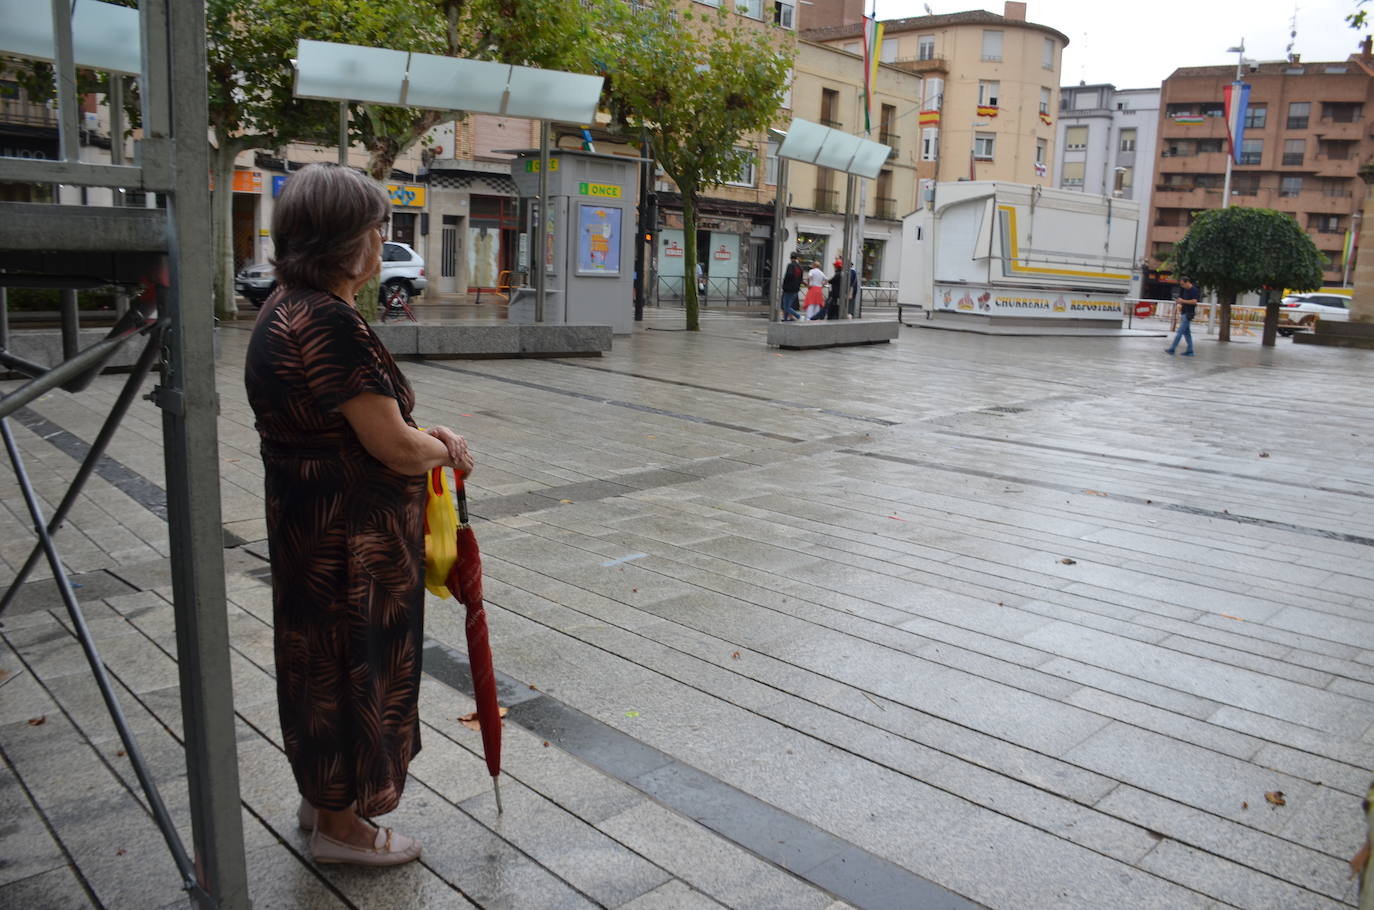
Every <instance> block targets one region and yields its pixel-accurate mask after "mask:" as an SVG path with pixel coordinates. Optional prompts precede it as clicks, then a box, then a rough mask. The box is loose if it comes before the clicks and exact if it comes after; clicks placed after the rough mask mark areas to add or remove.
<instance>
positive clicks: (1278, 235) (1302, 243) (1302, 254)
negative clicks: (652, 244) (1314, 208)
mask: <svg viewBox="0 0 1374 910" xmlns="http://www.w3.org/2000/svg"><path fill="white" fill-rule="evenodd" d="M1169 263H1170V268H1171V269H1172V271H1173V272H1174V274H1175V275H1189V276H1191V277H1192V279H1193V280H1194V281H1195V282H1197V284H1198V285H1199V286H1200V287H1204V288H1209V289H1211V290H1214V291H1216V294H1217V299H1218V300H1219V301H1220V303H1221V330H1220V333H1219V335H1218V340H1219V341H1230V340H1231V307H1232V305H1234V304H1235V302H1236V297H1237V296H1238V295H1240V294H1244V293H1247V292H1249V291H1259V290H1264V289H1270V290H1274V291H1277V292H1280V293H1281V292H1282V291H1283V289H1285V288H1290V289H1292V290H1295V291H1309V290H1315V289H1316V288H1319V287H1321V283H1322V268H1323V267H1324V266H1325V265H1326V257H1325V256H1323V255H1322V254H1321V252H1320V251H1319V250H1318V249H1317V247H1316V245H1315V244H1313V243H1312V238H1311V237H1309V236H1308V235H1307V232H1306V231H1304V230H1303V229H1302V228H1301V227H1300V226H1299V225H1298V222H1297V221H1296V220H1295V219H1294V218H1293V216H1292V215H1289V214H1287V213H1285V212H1276V211H1274V210H1273V209H1255V208H1244V207H1241V206H1232V207H1230V208H1224V209H1212V210H1210V211H1206V212H1201V213H1199V214H1198V216H1197V218H1196V219H1195V220H1194V221H1193V224H1192V227H1190V228H1189V229H1188V233H1187V235H1185V236H1184V238H1183V239H1182V240H1180V241H1179V242H1178V244H1177V245H1176V246H1175V247H1174V251H1173V253H1172V255H1171V256H1170V257H1169ZM1278 319H1279V301H1278V298H1277V295H1267V296H1266V307H1265V314H1264V343H1265V344H1266V345H1273V343H1274V334H1275V331H1276V330H1277V327H1278Z"/></svg>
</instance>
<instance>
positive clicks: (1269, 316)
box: [1260, 289, 1279, 348]
mask: <svg viewBox="0 0 1374 910" xmlns="http://www.w3.org/2000/svg"><path fill="white" fill-rule="evenodd" d="M1260 294H1261V295H1262V298H1263V300H1264V334H1263V335H1262V336H1261V337H1260V344H1261V345H1263V346H1264V347H1266V348H1272V347H1273V346H1274V341H1275V339H1277V338H1278V334H1279V294H1278V292H1277V291H1271V290H1268V289H1265V290H1263V291H1260Z"/></svg>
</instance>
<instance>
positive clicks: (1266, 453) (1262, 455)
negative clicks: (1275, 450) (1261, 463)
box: [1260, 452, 1269, 458]
mask: <svg viewBox="0 0 1374 910" xmlns="http://www.w3.org/2000/svg"><path fill="white" fill-rule="evenodd" d="M1268 457H1269V453H1268V452H1260V458H1268Z"/></svg>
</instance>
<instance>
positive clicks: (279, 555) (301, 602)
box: [244, 164, 472, 866]
mask: <svg viewBox="0 0 1374 910" xmlns="http://www.w3.org/2000/svg"><path fill="white" fill-rule="evenodd" d="M390 210H391V206H390V202H389V200H388V199H387V195H386V191H385V190H384V189H382V187H381V185H380V184H378V183H376V182H375V181H372V180H369V179H368V178H367V177H364V176H363V175H361V174H359V173H358V172H357V171H354V170H352V169H350V168H346V167H341V166H338V165H325V164H311V165H308V166H307V167H305V168H302V169H301V170H299V171H297V172H295V173H293V174H292V175H291V179H290V180H289V181H288V182H287V184H286V187H285V189H284V190H283V191H282V195H281V198H280V199H278V201H277V204H276V207H275V209H274V211H273V214H272V242H273V245H274V247H275V256H274V258H273V262H274V263H275V265H276V271H277V289H276V290H275V291H273V293H272V295H271V296H270V297H268V299H267V301H266V302H265V304H264V305H263V307H262V310H261V312H259V314H258V320H257V324H256V326H255V327H254V329H253V335H252V338H251V340H250V342H249V345H248V356H247V362H246V366H245V371H244V382H245V385H246V387H247V391H248V401H249V404H250V405H251V406H252V408H253V414H254V416H255V418H256V426H257V430H258V434H259V436H260V437H261V452H262V460H263V466H264V468H265V477H264V486H265V490H266V516H267V540H268V546H269V551H270V554H271V567H272V619H273V635H274V638H275V650H276V667H277V706H278V710H279V713H280V717H281V727H282V742H283V744H284V746H285V751H286V757H287V760H288V761H289V762H290V763H291V770H292V773H293V774H294V775H295V779H296V786H297V787H298V789H299V790H300V793H301V798H302V801H301V804H300V808H299V810H298V811H297V819H298V822H299V824H300V826H301V827H302V828H305V829H307V830H309V831H310V832H311V836H310V853H311V855H312V856H313V857H314V858H315V860H316V861H317V862H321V863H356V864H359V865H368V866H392V865H398V864H400V863H405V862H409V861H411V860H413V859H415V858H416V857H418V856H419V855H420V844H419V842H418V841H416V840H415V839H413V838H410V837H406V836H404V835H401V834H397V833H395V832H393V831H392V830H391V829H390V828H380V827H375V826H373V825H372V824H371V823H370V822H368V821H367V820H366V819H367V818H370V817H373V816H378V815H384V814H386V813H388V812H390V811H392V810H393V809H395V808H396V805H397V803H398V802H399V801H400V799H401V794H402V792H403V790H404V789H405V784H406V772H407V768H408V767H409V765H410V761H411V759H412V758H414V757H415V755H416V753H418V752H419V751H420V718H419V690H420V664H421V648H422V647H423V641H424V566H425V553H424V511H425V501H426V493H425V479H426V475H427V473H428V472H429V471H430V469H432V468H435V467H438V466H446V467H451V468H453V469H454V471H455V472H456V473H457V474H458V476H459V477H462V476H464V475H466V474H467V473H468V472H470V471H471V470H472V458H471V456H470V455H469V454H468V449H467V443H466V442H465V441H464V440H463V437H461V436H459V435H458V434H456V433H454V432H453V431H452V430H450V429H448V428H446V427H434V428H432V429H430V430H428V431H422V430H420V429H418V428H417V427H416V425H415V421H414V420H412V419H411V411H412V409H413V408H414V406H415V394H414V392H413V391H412V390H411V387H410V384H409V383H408V382H407V381H406V378H405V376H404V375H402V373H401V371H400V369H399V368H398V367H397V366H396V362H395V361H394V360H392V358H391V355H390V353H388V352H387V349H386V347H385V346H384V345H383V344H382V343H381V341H380V340H379V339H378V338H377V335H376V334H375V333H374V332H373V331H372V328H371V327H370V326H369V325H368V324H367V322H366V320H364V319H363V317H362V316H361V315H360V314H359V313H358V311H357V309H355V307H354V305H353V302H352V301H353V298H354V295H355V294H356V293H357V292H358V290H359V289H360V288H361V287H362V286H363V285H364V284H365V283H366V282H367V281H368V280H369V279H370V278H372V277H374V276H375V275H377V273H378V271H379V269H380V267H381V251H382V231H383V230H384V228H385V225H386V222H387V218H388V213H389V212H390Z"/></svg>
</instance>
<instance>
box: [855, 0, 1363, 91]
mask: <svg viewBox="0 0 1374 910" xmlns="http://www.w3.org/2000/svg"><path fill="white" fill-rule="evenodd" d="M875 3H876V6H877V15H878V18H879V19H901V18H905V17H907V16H922V15H925V11H924V9H923V7H924V5H925V3H924V0H868V6H867V8H868V9H870V10H872V8H873V4H875ZM930 8H931V10H932V11H934V12H935V13H936V14H942V13H957V12H962V11H964V10H970V9H986V10H988V11H990V12H994V13H999V14H1000V13H1001V12H1002V2H1001V0H985V2H983V3H981V4H980V3H978V2H977V0H930ZM1354 9H1355V0H1300V2H1299V3H1298V5H1297V13H1298V19H1297V26H1298V27H1297V31H1298V36H1297V38H1296V40H1295V41H1294V44H1293V50H1294V52H1296V53H1298V54H1301V55H1302V59H1303V60H1312V61H1318V60H1321V61H1325V60H1344V59H1345V58H1346V57H1348V56H1349V55H1350V54H1351V53H1353V52H1354V51H1355V50H1356V48H1357V46H1358V44H1359V41H1360V39H1361V37H1362V34H1360V33H1356V32H1354V31H1352V30H1351V29H1350V28H1349V27H1348V26H1347V25H1346V22H1345V16H1346V15H1347V14H1348V13H1350V12H1352V11H1353V10H1354ZM1293 10H1294V3H1293V0H1244V2H1240V0H1155V2H1154V3H1149V4H1146V3H1118V2H1112V0H1028V3H1027V9H1026V17H1027V18H1028V19H1029V20H1030V21H1031V22H1034V23H1037V24H1039V25H1048V26H1050V27H1051V28H1055V29H1058V30H1059V31H1061V32H1063V33H1064V34H1066V35H1068V36H1069V46H1068V47H1067V48H1066V49H1065V50H1064V67H1063V70H1062V73H1061V76H1062V78H1063V81H1064V84H1065V85H1077V84H1078V82H1079V80H1083V81H1085V82H1087V83H1089V84H1092V83H1095V82H1110V83H1113V84H1114V85H1116V87H1117V88H1147V87H1150V86H1157V85H1159V83H1160V82H1162V81H1164V79H1165V78H1166V77H1167V76H1168V75H1169V74H1170V73H1172V72H1173V71H1174V70H1175V69H1177V68H1178V67H1180V66H1211V65H1218V64H1225V63H1232V64H1234V63H1235V62H1236V55H1235V54H1228V53H1226V49H1227V48H1228V47H1233V46H1235V45H1236V44H1238V43H1239V42H1240V40H1241V39H1242V38H1244V39H1245V56H1246V57H1247V58H1249V57H1253V58H1255V59H1257V60H1278V59H1281V58H1283V57H1284V55H1285V53H1286V48H1287V47H1288V42H1289V40H1290V39H1289V36H1288V33H1289V31H1291V27H1290V22H1291V21H1292V18H1293ZM1371 16H1374V4H1371Z"/></svg>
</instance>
